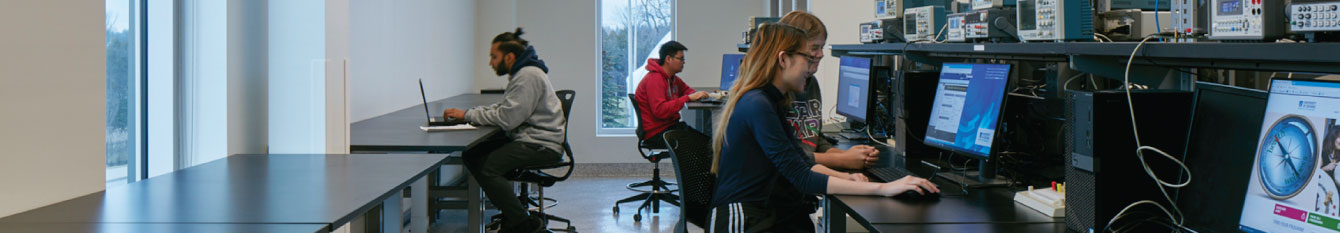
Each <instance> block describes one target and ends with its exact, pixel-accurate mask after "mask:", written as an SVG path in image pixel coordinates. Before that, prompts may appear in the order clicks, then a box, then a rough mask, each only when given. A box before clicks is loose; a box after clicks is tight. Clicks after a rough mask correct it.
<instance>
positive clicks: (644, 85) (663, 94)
mask: <svg viewBox="0 0 1340 233" xmlns="http://www.w3.org/2000/svg"><path fill="white" fill-rule="evenodd" d="M656 62H657V59H655V58H650V59H647V71H649V72H647V76H646V77H642V82H641V83H638V84H637V92H635V93H633V94H634V95H633V98H636V99H637V103H635V104H637V106H638V108H640V109H642V111H639V112H638V113H637V115H638V116H640V117H641V118H642V120H641V121H640V123H642V129H643V130H645V131H646V134H643V135H642V138H640V139H647V138H649V137H651V136H654V135H656V134H659V133H661V131H665V129H666V128H670V126H673V125H675V124H676V123H679V110H680V109H683V108H684V103H685V102H689V94H693V92H694V90H693V88H692V87H689V85H688V84H684V80H681V79H679V76H670V73H666V72H665V69H664V68H661V65H660V64H657V63H656Z"/></svg>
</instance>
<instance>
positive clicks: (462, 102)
mask: <svg viewBox="0 0 1340 233" xmlns="http://www.w3.org/2000/svg"><path fill="white" fill-rule="evenodd" d="M502 100H503V95H501V94H462V95H457V96H452V97H450V98H446V99H441V100H436V101H433V102H428V112H429V114H432V115H433V116H441V115H442V111H443V110H446V109H448V108H459V109H468V108H470V107H474V106H480V105H490V104H494V103H498V102H501V101H502ZM423 108H424V105H423V104H417V105H414V106H411V107H408V108H405V109H401V110H397V111H394V112H391V113H387V114H385V115H381V116H377V117H373V118H369V119H367V120H362V121H358V122H354V123H353V124H350V125H349V151H350V152H354V153H365V152H392V153H394V152H410V151H414V152H428V153H451V152H456V151H463V150H465V149H466V148H469V147H470V146H473V145H475V144H476V143H479V142H480V141H482V139H486V138H489V137H491V136H493V135H494V134H498V133H501V132H502V130H500V129H499V128H498V127H493V126H479V129H477V130H460V131H434V132H425V131H423V130H422V129H419V126H423V125H425V124H426V123H427V122H428V118H427V115H424V109H423ZM461 162H462V161H461V160H460V159H459V157H456V156H453V157H450V158H448V160H447V163H446V164H461ZM463 175H467V176H468V175H469V174H463ZM428 180H429V182H427V183H431V185H425V186H433V187H429V188H424V189H430V190H432V191H431V192H432V193H431V194H428V193H425V194H424V196H428V197H429V198H430V199H433V200H431V201H432V202H433V203H437V202H438V201H437V199H438V198H440V197H453V196H454V197H464V198H465V199H466V201H465V208H466V210H467V211H466V212H467V213H468V214H467V216H468V217H467V221H468V222H470V223H474V224H468V228H469V232H476V233H477V232H483V230H484V229H483V224H484V223H483V222H484V202H483V199H484V198H483V196H482V193H481V192H480V189H479V185H478V184H477V183H475V180H474V179H472V178H467V179H466V180H467V183H468V184H467V185H466V188H465V190H457V189H456V188H451V187H437V182H436V181H437V176H436V175H430V176H429V179H428ZM415 186H419V185H415ZM416 193H417V191H416ZM411 196H414V197H416V198H415V200H414V202H415V205H419V202H425V203H424V204H425V205H427V203H426V202H427V201H428V200H419V199H420V198H417V197H419V195H413V194H412V195H411ZM431 206H438V205H437V204H432V205H431ZM444 206H445V205H444ZM435 209H436V208H429V210H430V211H434V210H435ZM434 212H435V211H434ZM418 214H419V213H415V216H414V218H421V217H420V216H417V215H418ZM425 214H426V213H425ZM422 218H431V217H428V216H424V217H422Z"/></svg>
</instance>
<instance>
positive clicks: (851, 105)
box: [837, 56, 870, 122]
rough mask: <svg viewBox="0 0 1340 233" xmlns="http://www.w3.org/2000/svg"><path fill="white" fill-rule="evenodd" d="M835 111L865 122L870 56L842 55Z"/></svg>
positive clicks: (868, 101) (868, 96)
mask: <svg viewBox="0 0 1340 233" xmlns="http://www.w3.org/2000/svg"><path fill="white" fill-rule="evenodd" d="M837 87H838V93H837V113H838V114H839V115H842V116H845V117H847V118H848V119H850V120H854V121H858V122H865V115H866V113H867V111H866V107H867V106H866V105H867V104H869V103H870V100H869V98H870V58H864V57H852V56H844V57H842V59H841V61H840V62H839V68H838V85H837Z"/></svg>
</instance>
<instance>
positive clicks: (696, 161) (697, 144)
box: [664, 130, 717, 228]
mask: <svg viewBox="0 0 1340 233" xmlns="http://www.w3.org/2000/svg"><path fill="white" fill-rule="evenodd" d="M664 137H665V144H666V145H667V146H668V147H669V148H670V158H671V161H673V162H674V165H675V178H677V179H678V181H679V192H680V193H679V198H680V203H681V204H683V205H682V207H683V209H682V211H681V212H682V213H684V215H685V216H684V218H685V219H688V221H689V222H691V223H693V224H695V225H698V226H700V227H704V228H705V227H706V226H707V225H706V224H707V219H708V215H709V213H710V212H711V210H712V207H711V205H712V195H713V191H714V190H715V188H716V181H717V179H716V176H715V175H712V147H711V145H712V143H711V137H708V136H707V135H705V134H703V133H701V132H698V131H697V130H672V131H667V132H666V133H665V135H664Z"/></svg>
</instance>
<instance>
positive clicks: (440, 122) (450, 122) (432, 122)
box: [419, 79, 465, 126]
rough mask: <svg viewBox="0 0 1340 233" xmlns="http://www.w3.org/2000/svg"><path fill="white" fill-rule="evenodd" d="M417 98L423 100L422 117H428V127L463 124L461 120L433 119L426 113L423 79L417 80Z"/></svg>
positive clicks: (429, 113)
mask: <svg viewBox="0 0 1340 233" xmlns="http://www.w3.org/2000/svg"><path fill="white" fill-rule="evenodd" d="M419 98H421V99H423V115H424V116H427V117H428V126H453V125H459V124H464V123H465V120H461V119H455V118H450V119H443V118H442V117H434V116H433V115H432V113H431V112H429V111H428V97H427V95H425V94H424V93H423V79H419Z"/></svg>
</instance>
